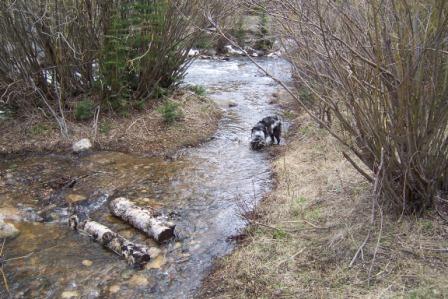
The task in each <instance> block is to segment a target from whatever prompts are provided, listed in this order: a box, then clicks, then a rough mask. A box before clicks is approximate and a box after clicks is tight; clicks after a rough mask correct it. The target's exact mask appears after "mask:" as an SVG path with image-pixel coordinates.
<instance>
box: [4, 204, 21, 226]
mask: <svg viewBox="0 0 448 299" xmlns="http://www.w3.org/2000/svg"><path fill="white" fill-rule="evenodd" d="M23 217H24V215H23V213H22V212H21V211H20V210H19V209H16V208H11V207H8V208H0V221H2V220H6V221H15V222H20V221H22V220H23Z"/></svg>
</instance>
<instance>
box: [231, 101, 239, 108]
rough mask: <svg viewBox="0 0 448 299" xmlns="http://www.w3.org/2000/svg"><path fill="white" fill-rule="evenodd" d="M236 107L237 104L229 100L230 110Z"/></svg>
mask: <svg viewBox="0 0 448 299" xmlns="http://www.w3.org/2000/svg"><path fill="white" fill-rule="evenodd" d="M236 106H238V103H237V102H235V101H234V100H229V107H230V108H233V107H236Z"/></svg>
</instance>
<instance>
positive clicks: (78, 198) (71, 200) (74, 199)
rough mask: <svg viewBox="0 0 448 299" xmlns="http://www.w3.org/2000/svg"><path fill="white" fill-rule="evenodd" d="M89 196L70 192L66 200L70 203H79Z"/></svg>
mask: <svg viewBox="0 0 448 299" xmlns="http://www.w3.org/2000/svg"><path fill="white" fill-rule="evenodd" d="M86 199H87V197H85V196H84V195H79V194H69V195H67V196H66V197H65V200H66V201H67V202H69V203H78V202H81V201H84V200H86Z"/></svg>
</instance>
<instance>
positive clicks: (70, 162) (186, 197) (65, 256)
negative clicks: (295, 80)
mask: <svg viewBox="0 0 448 299" xmlns="http://www.w3.org/2000/svg"><path fill="white" fill-rule="evenodd" d="M258 62H259V63H261V64H262V65H263V66H264V67H266V68H267V69H268V70H269V71H271V72H272V73H274V74H276V75H277V76H278V77H280V78H282V79H284V80H288V79H289V73H290V71H289V66H288V64H287V63H286V62H285V61H283V60H281V59H272V58H271V59H268V58H260V59H258ZM185 82H186V84H196V85H202V86H204V87H205V88H206V89H207V92H208V95H209V96H210V97H211V98H212V99H213V100H215V101H216V103H217V104H218V105H220V106H222V107H223V108H224V109H225V113H224V116H223V118H222V120H221V121H220V125H219V129H218V131H217V132H216V134H215V136H214V138H213V139H212V140H211V141H209V142H207V143H205V144H203V145H201V146H199V147H197V148H190V149H185V150H181V151H179V152H178V153H177V155H176V157H173V158H172V159H162V158H153V157H151V158H150V157H145V156H139V155H131V154H123V153H117V152H95V153H92V154H89V155H85V156H81V157H75V156H73V155H71V154H57V155H56V154H55V155H48V154H47V155H40V156H39V155H35V156H29V157H20V158H10V159H6V160H3V161H0V171H1V172H0V179H1V180H0V208H3V210H4V211H5V209H9V210H10V211H11V212H10V213H9V214H14V212H15V211H17V210H16V209H18V210H20V211H21V213H22V216H23V217H24V218H25V219H26V220H27V221H24V222H21V223H18V224H16V226H17V227H18V228H19V229H20V230H21V234H20V235H19V237H18V238H16V239H14V240H12V241H9V242H7V243H6V246H5V249H4V256H5V258H6V259H8V258H14V257H21V256H26V257H25V258H21V259H16V260H12V261H10V262H8V263H6V264H5V266H4V272H5V274H6V276H7V279H8V281H9V286H10V289H11V294H12V297H13V298H69V297H74V298H77V297H80V298H100V297H102V298H104V297H106V298H192V297H194V294H195V290H197V288H198V287H199V286H200V284H201V280H202V278H203V277H204V276H205V275H206V274H207V273H208V271H210V269H211V266H212V264H213V261H214V260H215V258H217V257H220V256H223V255H225V254H227V253H229V252H230V251H231V250H232V248H233V246H234V244H232V242H231V241H230V239H231V238H230V237H232V236H235V235H238V233H239V232H240V231H241V229H242V228H244V226H245V223H244V221H243V220H242V219H241V217H240V213H241V212H242V211H247V210H250V209H251V208H252V207H253V205H254V204H256V203H257V202H258V201H259V200H260V199H261V198H262V197H263V195H264V194H266V193H267V192H269V191H270V189H271V185H272V179H271V171H270V165H269V161H268V156H267V154H266V153H265V152H253V151H251V150H250V149H249V146H248V141H249V135H250V129H251V127H252V126H253V125H254V124H255V123H256V122H257V121H259V120H260V119H261V118H262V117H264V116H267V115H272V114H276V113H277V114H278V113H280V111H279V108H278V107H276V106H275V105H270V104H269V101H270V100H271V95H272V93H273V92H275V91H276V90H277V88H278V87H277V86H276V85H275V84H274V82H273V81H272V80H271V79H269V78H268V77H266V76H264V75H263V74H262V73H261V72H259V71H258V70H257V68H256V67H255V66H254V65H253V64H252V63H251V62H250V61H249V60H247V59H244V58H240V59H237V58H235V59H231V60H230V61H209V60H198V61H195V62H194V63H193V64H192V65H191V66H190V68H189V71H188V75H187V76H186V78H185ZM230 101H232V102H235V103H237V106H236V107H232V108H230V107H228V106H229V102H230ZM73 178H78V180H76V183H75V184H74V185H73V184H71V185H73V186H70V187H71V188H62V189H60V190H59V191H57V192H55V191H54V190H57V186H59V185H67V182H72V181H71V180H73ZM55 186H56V187H55ZM108 196H114V197H115V196H126V197H128V198H129V199H131V200H133V201H135V202H136V203H137V204H139V205H141V206H146V205H150V206H157V207H160V208H161V210H162V211H165V212H166V213H168V214H169V216H170V217H171V218H172V219H173V221H174V222H175V223H176V224H177V226H176V230H177V238H176V240H175V241H172V242H171V243H168V244H163V245H157V244H155V243H154V242H152V241H151V240H150V239H148V238H147V237H145V236H144V235H142V234H141V233H139V232H138V231H136V230H134V229H132V228H131V227H129V226H128V225H127V224H126V223H124V222H122V221H120V220H118V219H116V218H114V217H112V216H110V213H109V212H108V210H107V207H106V205H105V204H103V205H101V203H103V202H105V199H107V198H108ZM84 197H86V198H96V199H97V200H96V201H95V202H96V203H97V204H96V208H97V209H96V210H95V211H94V212H93V213H92V215H91V217H92V219H94V220H96V221H98V222H101V223H103V224H105V225H107V226H109V227H111V228H112V229H113V230H115V231H118V232H119V233H120V234H122V235H123V236H125V237H126V238H128V239H131V240H133V241H136V242H140V243H143V244H147V245H148V246H158V247H160V249H161V254H160V256H158V257H157V258H156V259H155V260H153V261H152V262H150V263H149V264H148V265H147V266H146V267H145V269H143V270H135V269H132V268H131V267H129V266H128V265H127V264H126V263H125V261H124V260H123V259H121V258H120V257H119V256H117V255H115V254H114V253H111V252H110V251H108V250H106V249H104V248H102V247H101V245H99V244H97V243H94V242H93V241H91V240H90V239H89V238H88V237H86V236H84V235H81V234H79V233H76V232H73V231H71V230H69V229H68V227H67V225H66V218H67V213H68V212H67V207H66V206H65V205H61V204H60V202H61V198H62V199H64V198H65V199H67V200H71V201H76V200H80V199H83V198H84ZM63 202H65V200H63ZM98 203H99V204H98ZM92 207H93V206H92ZM0 211H1V210H0ZM36 211H39V216H36ZM30 253H32V254H31V255H29V254H30ZM0 286H1V287H0V297H1V298H5V297H7V293H6V291H5V289H4V286H3V284H0Z"/></svg>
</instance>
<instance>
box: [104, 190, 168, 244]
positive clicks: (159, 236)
mask: <svg viewBox="0 0 448 299" xmlns="http://www.w3.org/2000/svg"><path fill="white" fill-rule="evenodd" d="M109 208H110V211H111V212H112V214H114V215H115V216H117V217H119V218H121V219H123V220H124V221H126V222H128V223H129V224H131V225H132V226H134V227H135V228H137V229H139V230H141V231H143V232H145V233H146V234H147V235H148V236H150V237H152V238H154V239H155V240H156V241H158V242H163V241H165V240H169V239H171V238H172V237H174V227H175V225H174V224H173V223H171V222H169V221H167V220H166V219H165V218H164V217H162V216H158V215H156V214H155V213H154V212H153V211H151V210H147V209H143V208H141V207H138V206H136V205H135V204H134V203H132V202H131V201H129V200H128V199H126V198H123V197H119V198H116V199H114V200H112V201H111V202H110V204H109Z"/></svg>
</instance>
